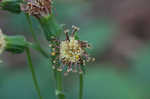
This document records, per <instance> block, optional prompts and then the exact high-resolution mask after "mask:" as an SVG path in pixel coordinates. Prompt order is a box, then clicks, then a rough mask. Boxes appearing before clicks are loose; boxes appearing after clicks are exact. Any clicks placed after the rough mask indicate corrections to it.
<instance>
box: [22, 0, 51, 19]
mask: <svg viewBox="0 0 150 99" xmlns="http://www.w3.org/2000/svg"><path fill="white" fill-rule="evenodd" d="M51 5H52V1H51V0H26V1H25V4H21V10H22V11H24V12H25V13H28V14H29V15H33V16H35V17H37V18H40V17H43V16H48V15H49V14H51V8H52V6H51Z"/></svg>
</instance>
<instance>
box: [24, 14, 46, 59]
mask: <svg viewBox="0 0 150 99" xmlns="http://www.w3.org/2000/svg"><path fill="white" fill-rule="evenodd" d="M25 16H26V19H27V21H28V24H29V27H30V31H31V33H32V37H33V39H34V41H35V44H36V48H37V49H38V51H39V52H40V53H41V54H42V55H43V56H45V57H46V58H49V55H48V54H47V53H46V52H45V51H44V50H43V49H42V47H41V45H40V43H39V41H38V39H37V37H36V34H35V32H34V30H33V26H32V21H31V19H30V16H29V15H28V14H25Z"/></svg>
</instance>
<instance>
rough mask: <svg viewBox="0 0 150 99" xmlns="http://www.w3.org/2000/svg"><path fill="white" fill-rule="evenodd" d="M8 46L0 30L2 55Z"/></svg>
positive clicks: (0, 50) (0, 51)
mask: <svg viewBox="0 0 150 99" xmlns="http://www.w3.org/2000/svg"><path fill="white" fill-rule="evenodd" d="M5 46H6V41H5V36H4V35H3V33H2V31H1V29H0V54H1V53H2V52H3V51H4V49H5Z"/></svg>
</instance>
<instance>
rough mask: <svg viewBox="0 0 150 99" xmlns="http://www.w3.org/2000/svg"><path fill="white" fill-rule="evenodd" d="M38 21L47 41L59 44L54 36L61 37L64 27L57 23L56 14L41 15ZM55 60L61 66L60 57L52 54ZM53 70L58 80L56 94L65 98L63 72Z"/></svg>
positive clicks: (62, 98) (60, 98) (60, 97)
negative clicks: (57, 57) (54, 39)
mask: <svg viewBox="0 0 150 99" xmlns="http://www.w3.org/2000/svg"><path fill="white" fill-rule="evenodd" d="M38 21H39V23H40V25H41V27H42V29H43V32H44V34H45V37H46V39H47V41H48V42H49V43H51V44H54V45H58V44H56V43H57V42H55V41H53V37H57V38H59V36H60V33H61V32H62V27H60V25H59V24H57V22H56V20H55V18H54V16H53V15H50V16H45V17H41V18H39V19H38ZM53 61H57V62H56V63H58V64H57V67H59V65H60V64H59V59H55V58H54V57H53V56H51V62H52V64H53ZM53 72H54V78H55V80H56V96H57V97H58V99H65V95H64V93H63V85H62V72H59V71H57V69H54V70H53Z"/></svg>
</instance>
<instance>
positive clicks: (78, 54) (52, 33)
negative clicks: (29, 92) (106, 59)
mask: <svg viewBox="0 0 150 99" xmlns="http://www.w3.org/2000/svg"><path fill="white" fill-rule="evenodd" d="M0 8H1V9H2V10H7V11H9V12H12V13H17V14H19V13H21V12H23V13H24V14H25V16H26V19H27V21H28V23H29V29H30V31H31V33H32V36H33V39H34V43H33V42H32V43H31V42H28V41H26V40H25V39H24V37H23V36H19V38H17V37H18V36H16V37H13V39H11V40H8V41H9V42H10V43H8V44H7V43H5V44H4V47H3V48H2V50H4V49H5V51H10V52H13V53H23V52H24V51H25V52H26V54H27V60H28V63H29V67H30V70H31V72H32V78H33V82H34V85H35V89H36V91H37V93H38V96H39V98H40V99H43V98H42V95H41V92H40V88H39V85H38V82H37V79H36V75H35V71H34V67H33V64H32V60H31V55H30V50H29V49H30V48H33V49H35V50H37V51H38V52H39V53H41V54H42V55H43V56H45V57H46V58H48V59H50V61H51V63H52V66H51V67H52V68H53V72H54V77H55V80H56V96H57V97H58V98H59V99H65V98H66V96H65V94H64V92H63V91H64V90H63V86H62V83H63V82H62V79H63V76H64V75H63V74H65V75H67V74H68V73H69V72H77V74H78V75H79V80H80V86H79V87H80V88H79V99H83V86H84V84H83V76H84V73H85V64H86V62H91V61H94V60H95V59H94V58H91V57H89V55H88V53H87V52H86V49H87V48H90V45H89V44H88V42H86V41H81V40H80V39H79V36H78V31H79V28H77V27H76V26H72V32H71V33H70V34H71V35H69V30H68V29H67V30H64V29H63V27H62V26H61V25H60V24H58V23H57V21H56V19H55V16H54V15H53V12H52V1H51V0H33V1H32V0H31V1H1V3H0ZM14 8H15V9H14ZM30 15H31V16H34V17H35V19H37V20H38V22H39V24H40V25H41V28H42V30H43V32H44V35H45V38H46V40H47V41H48V42H49V46H50V49H51V54H50V55H48V54H47V52H45V51H44V50H43V48H42V47H41V46H40V43H39V41H38V40H37V37H36V34H35V32H34V29H33V26H32V21H31V19H30ZM63 32H64V33H65V35H66V39H65V40H60V34H61V33H63ZM2 37H3V36H2ZM5 37H7V36H5ZM6 40H7V38H6V39H5V40H4V42H5V41H6ZM16 41H17V42H16ZM18 42H19V43H18ZM11 43H13V44H11ZM63 72H64V73H63Z"/></svg>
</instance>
